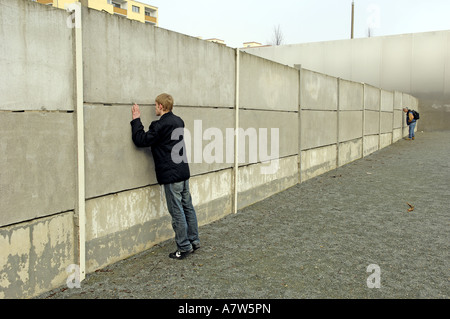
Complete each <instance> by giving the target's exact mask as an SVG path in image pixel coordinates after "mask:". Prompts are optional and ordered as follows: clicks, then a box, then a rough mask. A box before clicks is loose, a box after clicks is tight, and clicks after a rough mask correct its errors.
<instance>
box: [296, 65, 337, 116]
mask: <svg viewBox="0 0 450 319" xmlns="http://www.w3.org/2000/svg"><path fill="white" fill-rule="evenodd" d="M337 81H338V80H337V78H334V77H331V76H328V75H325V74H321V73H317V72H313V71H310V70H306V69H302V70H301V80H300V83H301V87H300V94H301V97H300V104H301V108H302V109H313V110H337V103H338V98H337V97H338V92H337Z"/></svg>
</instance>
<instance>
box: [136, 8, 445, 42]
mask: <svg viewBox="0 0 450 319" xmlns="http://www.w3.org/2000/svg"><path fill="white" fill-rule="evenodd" d="M140 1H141V2H143V3H148V4H150V5H154V6H156V7H158V9H159V27H161V28H164V29H168V30H172V31H176V32H179V33H183V34H187V35H190V36H200V37H202V38H203V39H208V38H219V39H221V40H224V41H225V43H226V45H227V46H230V47H233V48H236V47H242V46H243V45H242V43H243V42H250V41H256V42H260V43H262V44H268V43H269V42H271V40H272V39H273V29H274V27H275V26H278V25H279V26H280V29H281V31H282V34H283V37H284V41H283V44H295V43H305V42H316V41H328V40H341V39H349V38H350V31H351V7H352V0H271V1H268V0H221V1H217V0H140ZM354 2H355V26H354V37H355V38H362V37H367V34H368V28H369V27H370V28H371V33H372V36H384V35H394V34H403V33H415V32H427V31H436V30H450V1H449V0H355V1H354Z"/></svg>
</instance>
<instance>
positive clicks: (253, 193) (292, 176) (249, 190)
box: [237, 156, 298, 209]
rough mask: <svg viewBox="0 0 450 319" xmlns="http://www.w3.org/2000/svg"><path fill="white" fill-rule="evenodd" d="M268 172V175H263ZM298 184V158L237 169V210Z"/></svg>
mask: <svg viewBox="0 0 450 319" xmlns="http://www.w3.org/2000/svg"><path fill="white" fill-rule="evenodd" d="M266 170H269V171H270V173H269V174H265V173H264V172H266ZM297 183H298V157H297V156H290V157H285V158H281V159H279V160H278V159H277V160H273V161H271V162H267V163H257V164H251V165H246V166H242V167H239V172H238V181H237V186H238V209H241V208H244V207H246V206H248V205H251V204H254V203H256V202H258V201H260V200H262V199H264V198H266V197H269V196H271V195H273V194H276V193H278V192H281V191H282V190H285V189H286V188H288V187H291V186H294V185H295V184H297Z"/></svg>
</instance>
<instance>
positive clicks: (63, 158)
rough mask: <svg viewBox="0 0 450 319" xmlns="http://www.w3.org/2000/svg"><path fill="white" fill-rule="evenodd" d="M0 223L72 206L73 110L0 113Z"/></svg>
mask: <svg viewBox="0 0 450 319" xmlns="http://www.w3.org/2000/svg"><path fill="white" fill-rule="evenodd" d="M0 128H1V135H0V153H1V154H2V156H1V157H0V207H1V208H2V212H1V214H0V226H2V225H9V224H13V223H17V222H21V221H24V220H29V219H33V218H37V217H42V216H46V215H49V214H55V213H57V212H62V211H67V210H72V209H74V204H75V183H76V173H75V172H76V167H77V166H76V153H75V145H76V143H75V128H74V117H73V113H59V112H24V113H14V112H0Z"/></svg>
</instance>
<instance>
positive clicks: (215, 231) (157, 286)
mask: <svg viewBox="0 0 450 319" xmlns="http://www.w3.org/2000/svg"><path fill="white" fill-rule="evenodd" d="M449 158H450V132H425V133H418V134H417V138H416V140H415V141H406V140H401V141H399V142H397V143H395V144H394V145H392V146H390V147H387V148H384V149H382V150H380V151H378V152H376V153H373V154H372V155H370V156H368V157H365V158H364V159H361V160H358V161H355V162H353V163H350V164H348V165H345V166H343V167H341V168H338V169H336V170H333V171H330V172H328V173H326V174H323V175H321V176H318V177H316V178H313V179H311V180H308V181H306V182H304V183H302V184H299V185H296V186H294V187H291V188H289V189H287V190H285V191H283V192H281V193H278V194H275V195H273V196H271V197H270V198H267V199H266V200H264V201H261V202H258V203H256V204H254V205H252V206H249V207H247V208H245V209H242V210H240V211H239V212H238V213H237V214H235V215H228V216H227V217H225V218H223V219H221V220H219V221H216V222H213V223H211V224H208V225H205V226H202V227H200V239H201V241H202V248H201V249H199V250H198V251H196V252H195V253H194V254H192V255H190V256H189V257H188V258H186V259H185V260H182V261H178V260H172V259H169V258H168V254H169V253H170V252H172V251H173V250H174V248H175V244H174V241H173V240H168V241H166V242H163V243H161V244H159V245H156V246H154V247H153V248H151V249H149V250H147V251H145V252H142V253H140V254H138V255H135V256H133V257H130V258H128V259H126V260H123V261H120V262H118V263H116V264H113V265H110V266H108V267H106V268H104V269H102V270H100V271H97V272H95V273H92V274H88V275H87V277H86V279H85V280H84V281H83V282H82V283H81V288H73V289H68V288H67V287H66V286H63V287H60V288H57V289H54V290H52V291H50V292H48V293H45V294H42V295H41V296H39V297H37V299H47V298H48V299H61V298H81V299H93V298H108V299H110V298H133V299H134V298H171V299H174V298H227V299H228V298H238V299H240V298H251V299H258V298H271V299H272V298H274V299H278V298H280V299H287V298H289V299H298V298H305V299H317V298H350V299H354V298H358V299H360V298H402V299H403V298H405V299H409V298H421V299H431V298H433V299H434V298H439V299H441V298H443V299H449V293H450V286H449V279H450V264H449V255H448V254H449V224H450V218H449V201H450V161H449ZM407 203H410V204H411V205H413V206H414V210H413V211H410V212H408V208H410V207H409V206H408V204H407ZM371 264H375V265H377V266H378V267H379V269H380V273H379V278H380V287H379V288H376V287H375V288H369V287H368V284H367V282H368V277H369V276H373V275H375V273H374V272H372V271H370V272H368V271H367V268H368V266H369V265H371ZM373 282H374V281H370V283H373Z"/></svg>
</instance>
